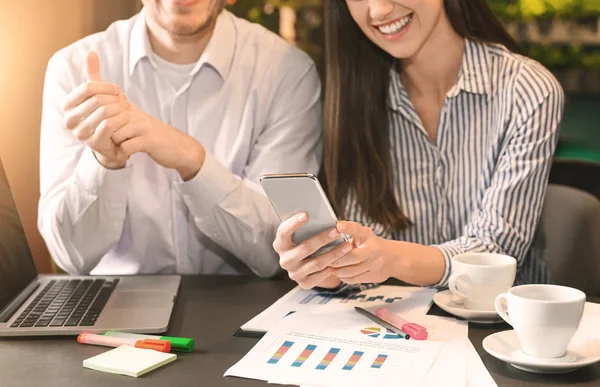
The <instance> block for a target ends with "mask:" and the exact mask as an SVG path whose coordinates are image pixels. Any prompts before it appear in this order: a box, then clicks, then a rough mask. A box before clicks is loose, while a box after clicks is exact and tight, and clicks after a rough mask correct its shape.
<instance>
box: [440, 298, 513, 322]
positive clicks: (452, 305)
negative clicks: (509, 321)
mask: <svg viewBox="0 0 600 387" xmlns="http://www.w3.org/2000/svg"><path fill="white" fill-rule="evenodd" d="M433 302H435V304H436V305H437V306H439V307H440V308H441V309H442V310H444V311H446V312H448V313H450V314H452V315H454V316H456V317H461V318H464V319H466V320H469V321H470V322H474V323H478V324H497V323H499V322H502V321H504V320H502V318H500V316H498V313H496V311H494V310H470V309H465V306H464V305H463V304H462V303H461V302H459V301H456V299H455V298H454V295H453V294H452V293H450V290H444V291H441V292H439V293H436V294H434V296H433Z"/></svg>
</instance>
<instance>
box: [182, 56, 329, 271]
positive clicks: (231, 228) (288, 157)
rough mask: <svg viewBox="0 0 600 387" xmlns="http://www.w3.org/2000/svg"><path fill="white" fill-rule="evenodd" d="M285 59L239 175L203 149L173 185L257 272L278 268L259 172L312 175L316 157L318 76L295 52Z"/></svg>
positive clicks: (207, 227) (213, 234)
mask: <svg viewBox="0 0 600 387" xmlns="http://www.w3.org/2000/svg"><path fill="white" fill-rule="evenodd" d="M288 59H290V60H289V61H288V62H287V63H285V65H284V66H280V70H279V71H280V73H279V75H277V73H275V74H272V75H271V78H272V79H276V80H277V79H278V80H279V83H278V85H277V87H276V88H275V91H274V94H273V95H272V96H271V98H269V99H268V100H269V101H270V102H269V103H270V104H271V105H270V109H269V112H268V116H267V125H266V126H265V128H264V129H263V130H262V131H261V134H260V136H259V137H258V139H257V141H256V142H255V144H253V149H252V151H251V154H250V157H249V159H248V163H247V165H246V167H245V169H244V173H243V175H242V176H237V175H235V174H233V173H232V172H231V171H229V170H228V169H227V168H226V167H225V166H224V165H223V164H221V162H220V161H219V160H218V159H217V158H216V157H215V156H214V155H212V154H211V153H207V155H206V161H205V162H204V165H203V166H202V169H201V170H200V172H199V173H198V174H197V175H196V176H195V177H194V178H193V179H191V180H190V181H188V182H182V183H179V184H178V189H179V191H180V193H181V194H182V197H183V198H184V201H185V202H186V204H187V206H188V208H189V209H190V212H191V213H192V214H193V216H194V220H195V223H196V225H197V226H198V228H199V229H200V231H202V232H203V233H204V234H205V235H207V236H208V237H209V238H211V239H212V240H214V241H215V242H216V243H218V244H219V245H220V246H222V247H223V248H225V249H226V250H228V251H229V252H230V253H232V254H233V255H234V256H236V257H237V258H238V259H240V260H241V261H242V262H243V263H244V264H245V265H246V266H248V267H249V268H250V269H251V270H252V271H253V272H254V273H256V274H257V275H259V276H262V277H271V276H273V275H275V274H277V273H278V272H279V270H280V268H279V259H278V256H277V254H276V253H275V251H274V250H273V247H272V244H273V241H274V239H275V233H276V230H277V227H278V226H279V223H280V220H279V217H278V216H277V213H276V212H275V211H274V210H273V208H272V206H271V203H270V202H269V200H268V198H267V197H266V195H265V194H264V191H263V190H262V187H261V186H260V184H259V180H260V177H261V176H262V175H264V174H267V173H300V172H302V173H314V174H316V173H318V170H319V165H320V162H321V153H322V149H321V147H322V144H321V141H322V139H321V136H322V133H321V128H322V124H321V119H322V112H321V103H320V95H321V84H320V81H319V77H318V74H317V71H316V69H315V66H314V64H313V63H312V61H309V60H308V59H304V58H301V59H304V60H298V59H299V58H298V57H297V55H294V56H293V57H292V56H290V57H289V58H288ZM294 59H295V60H294ZM306 63H308V64H309V66H306ZM301 66H302V67H301Z"/></svg>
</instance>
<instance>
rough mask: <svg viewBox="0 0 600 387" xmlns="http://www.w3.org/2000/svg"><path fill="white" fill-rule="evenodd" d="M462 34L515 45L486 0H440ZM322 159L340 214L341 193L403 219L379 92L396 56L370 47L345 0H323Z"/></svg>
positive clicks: (380, 216)
mask: <svg viewBox="0 0 600 387" xmlns="http://www.w3.org/2000/svg"><path fill="white" fill-rule="evenodd" d="M444 7H445V10H446V13H447V15H448V17H449V19H450V23H451V25H452V27H453V28H454V30H455V31H456V32H457V33H458V34H459V35H460V36H462V37H465V38H470V39H473V40H478V41H483V42H490V43H500V44H503V45H504V46H506V47H507V48H508V49H509V50H511V51H514V52H519V53H520V49H519V46H518V44H517V43H516V42H515V40H514V39H513V38H512V37H511V36H510V35H509V34H508V32H507V31H506V30H505V29H504V27H503V26H502V24H501V23H500V21H499V20H498V19H497V18H496V17H495V16H494V14H493V13H492V11H491V9H490V8H489V6H488V4H487V0H445V1H444ZM324 13H325V62H326V67H325V78H326V81H325V106H324V118H325V121H324V153H325V156H324V161H323V170H322V175H321V180H322V181H323V183H324V186H325V189H326V191H327V193H328V195H329V197H330V199H331V202H332V205H333V207H334V209H335V211H336V212H337V213H338V214H340V215H342V214H343V213H344V209H345V206H346V201H347V198H348V194H349V193H350V192H352V193H353V194H355V195H356V202H357V204H358V206H359V207H360V209H361V211H362V212H363V213H364V214H365V215H367V216H368V217H369V218H370V219H371V220H372V221H375V222H377V223H380V224H382V225H384V226H386V227H388V228H391V229H393V230H400V229H404V228H406V227H408V226H409V225H410V220H409V219H408V218H407V216H406V215H405V214H404V213H403V211H402V209H401V208H400V204H399V202H398V201H397V200H396V197H395V194H394V184H396V182H395V180H394V173H393V165H392V158H391V152H390V142H389V130H388V115H387V114H388V112H387V103H386V101H387V97H388V89H389V83H390V70H391V69H392V66H394V65H396V64H397V63H398V61H397V59H395V58H393V57H392V56H391V55H389V54H388V53H386V52H385V51H383V50H382V49H380V48H379V47H377V46H376V45H375V44H374V43H373V42H371V41H370V40H369V38H367V37H366V36H365V35H364V33H363V32H362V31H361V30H360V28H359V27H358V25H357V24H356V23H355V22H354V20H353V19H352V16H351V15H350V11H349V10H348V7H347V5H346V1H345V0H326V1H325V2H324Z"/></svg>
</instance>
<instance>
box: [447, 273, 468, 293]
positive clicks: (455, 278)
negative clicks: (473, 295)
mask: <svg viewBox="0 0 600 387" xmlns="http://www.w3.org/2000/svg"><path fill="white" fill-rule="evenodd" d="M462 276H463V275H462V274H452V275H451V276H450V279H449V280H448V289H450V292H451V293H452V294H454V295H457V296H459V297H460V298H467V296H466V295H465V294H464V293H462V292H461V291H460V290H458V289H457V287H456V281H458V280H459V279H460V278H461V277H462Z"/></svg>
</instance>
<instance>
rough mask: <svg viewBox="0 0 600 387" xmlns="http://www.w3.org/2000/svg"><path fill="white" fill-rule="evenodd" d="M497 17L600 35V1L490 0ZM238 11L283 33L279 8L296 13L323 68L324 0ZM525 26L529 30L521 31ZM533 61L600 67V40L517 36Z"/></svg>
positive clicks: (248, 0)
mask: <svg viewBox="0 0 600 387" xmlns="http://www.w3.org/2000/svg"><path fill="white" fill-rule="evenodd" d="M489 1H490V5H491V7H492V9H493V10H494V12H495V13H496V15H498V17H499V18H500V19H501V20H502V21H503V22H505V23H512V24H515V23H516V24H520V25H521V26H525V25H531V24H533V25H535V26H536V27H537V28H538V30H539V32H540V33H541V34H542V35H545V34H547V33H548V32H549V31H550V30H551V28H553V22H554V21H561V22H564V23H570V24H572V25H575V26H577V27H578V28H589V29H591V30H592V31H595V33H596V34H598V35H600V31H597V29H598V19H599V18H600V0H489ZM228 3H229V5H228V7H229V9H230V10H231V11H232V12H233V13H235V14H236V15H238V16H240V17H243V18H246V19H248V20H250V21H252V22H256V23H260V24H262V25H264V26H265V27H267V28H268V29H270V30H272V31H274V32H276V33H278V32H279V27H280V26H279V18H280V12H279V10H280V7H283V6H286V7H291V8H293V9H294V10H295V11H296V19H297V20H296V25H295V30H296V41H295V44H296V45H297V46H298V47H299V48H301V49H303V50H305V51H306V52H307V53H308V54H309V55H311V57H312V58H313V59H314V61H315V62H316V63H317V66H318V67H319V68H322V54H323V52H322V51H323V25H322V24H323V20H322V6H323V5H322V0H228ZM522 30H524V29H522ZM517 40H519V41H520V42H521V44H522V45H523V46H524V48H525V49H526V51H527V54H528V55H529V56H531V57H532V58H533V59H535V60H537V61H539V62H541V63H542V64H544V65H545V66H546V67H548V68H549V69H550V70H553V71H563V70H568V69H584V70H589V71H600V41H599V42H598V43H597V44H593V45H587V46H584V45H581V44H571V43H562V44H556V43H550V44H532V43H530V42H528V40H527V37H525V36H517Z"/></svg>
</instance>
